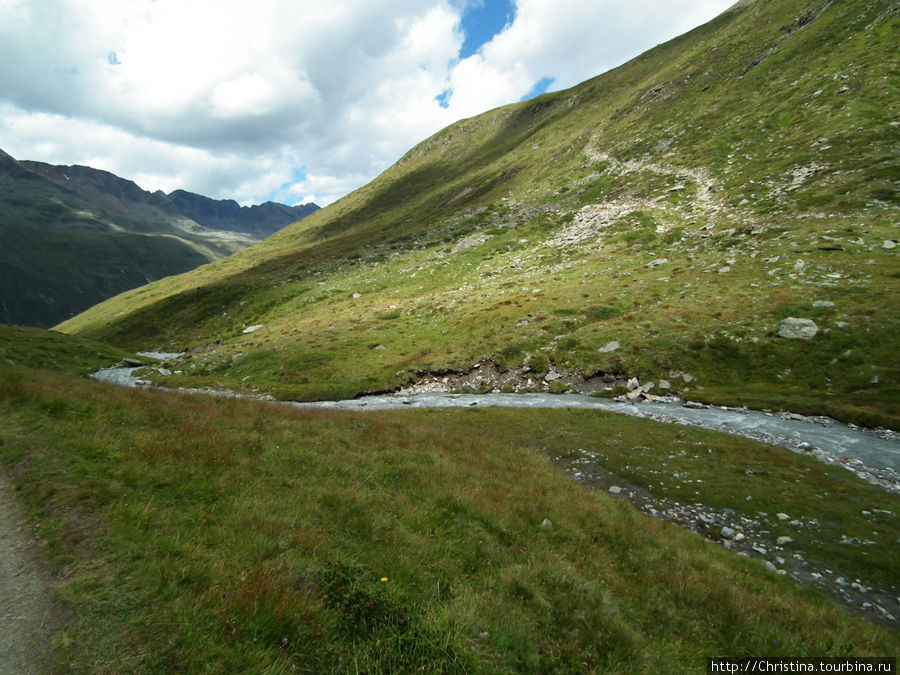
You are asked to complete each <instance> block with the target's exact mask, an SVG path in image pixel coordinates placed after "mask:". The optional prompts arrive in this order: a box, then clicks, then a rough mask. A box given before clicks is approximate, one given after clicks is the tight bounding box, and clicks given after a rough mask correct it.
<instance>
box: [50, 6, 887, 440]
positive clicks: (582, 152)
mask: <svg viewBox="0 0 900 675" xmlns="http://www.w3.org/2000/svg"><path fill="white" fill-rule="evenodd" d="M898 29H900V17H898V15H897V13H896V11H895V8H894V7H893V5H892V3H891V2H888V1H887V0H883V1H878V0H853V1H848V2H841V3H833V2H822V1H818V0H817V1H809V0H768V1H762V0H760V1H757V2H752V3H740V4H739V5H736V6H735V8H733V9H732V10H730V11H728V12H725V13H724V14H723V15H721V16H720V17H719V18H717V19H715V20H714V21H712V22H710V23H709V24H707V25H705V26H702V27H700V28H698V29H696V30H694V31H692V32H690V33H688V34H686V35H684V36H682V37H680V38H677V39H675V40H673V41H671V42H669V43H666V44H664V45H661V46H659V47H657V48H655V49H653V50H651V51H649V52H647V53H645V54H644V55H642V56H640V57H638V58H637V59H635V60H633V61H631V62H629V63H627V64H625V65H623V66H621V67H620V68H617V69H615V70H613V71H611V72H609V73H607V74H605V75H602V76H600V77H598V78H595V79H593V80H590V81H588V82H585V83H583V84H581V85H579V86H577V87H574V88H573V89H570V90H567V91H563V92H558V93H553V94H547V95H544V96H541V97H539V98H536V99H533V100H531V101H527V102H524V103H520V104H516V105H511V106H507V107H504V108H500V109H497V110H494V111H491V112H488V113H485V114H484V115H481V116H479V117H476V118H472V119H469V120H463V121H461V122H458V123H457V124H454V125H452V126H451V127H449V128H447V129H445V130H444V131H442V132H440V133H438V134H436V135H435V136H434V137H432V138H430V139H428V140H426V141H424V142H423V143H422V144H420V145H419V146H417V147H416V148H414V149H413V150H411V151H410V152H409V153H408V154H407V155H406V156H405V157H404V158H402V159H401V160H400V161H399V162H397V164H396V165H394V166H393V167H392V168H391V169H389V170H388V171H386V172H385V173H384V174H382V175H381V176H380V177H379V178H378V179H376V180H375V181H373V182H372V183H371V184H369V185H367V186H365V187H363V188H361V189H360V190H358V191H356V192H354V193H353V194H351V195H349V196H347V197H346V198H344V199H342V200H341V201H339V202H337V203H335V204H333V205H331V206H329V207H328V208H326V209H323V210H322V211H320V212H317V213H316V214H313V215H312V216H310V217H309V218H307V219H305V220H304V221H302V222H301V223H298V224H296V225H294V226H292V227H290V228H287V229H286V230H284V231H282V232H280V233H278V234H277V235H275V236H274V237H272V238H270V239H269V240H267V241H266V242H264V243H263V244H261V245H258V246H255V247H253V248H251V249H249V250H247V251H245V252H242V253H240V254H238V255H236V256H234V257H232V258H230V259H228V260H226V261H221V262H218V263H215V264H213V265H210V266H207V267H204V268H202V269H200V270H197V271H195V272H193V273H190V274H188V275H184V276H182V277H177V278H174V279H166V280H163V281H161V282H157V283H155V284H151V285H149V286H147V287H144V288H141V289H138V290H135V291H132V292H129V293H126V294H123V295H122V296H119V297H117V298H115V299H112V300H110V301H108V302H106V303H104V304H102V305H100V306H98V307H95V308H92V309H91V310H89V311H87V312H85V313H84V314H82V315H80V316H78V317H75V318H74V319H72V320H70V321H67V322H65V323H64V324H61V326H60V329H61V330H63V331H66V332H70V333H76V334H81V335H86V336H92V337H97V338H100V339H103V340H106V341H109V342H111V343H113V344H118V345H121V346H123V347H128V348H132V349H134V348H139V347H140V348H150V347H152V348H160V349H165V350H166V351H173V350H188V349H193V350H194V352H193V356H191V357H190V358H187V359H185V361H184V363H182V364H181V365H180V367H178V368H176V370H178V371H179V373H178V374H176V375H174V376H173V377H172V379H171V382H172V383H177V384H204V385H208V384H213V385H223V386H228V387H233V388H238V387H241V388H244V389H247V390H254V391H267V392H269V393H272V394H274V395H275V396H278V397H284V398H298V399H313V398H331V397H343V396H351V395H353V394H356V393H359V392H365V391H373V390H381V389H390V388H394V387H397V386H400V385H402V384H405V383H408V382H410V381H415V380H416V379H417V378H419V377H420V376H421V374H422V373H425V372H443V371H447V370H455V371H466V370H468V369H469V368H471V367H472V366H473V364H476V363H478V362H482V361H485V360H489V361H492V362H493V363H495V364H496V365H497V367H498V368H499V369H501V370H506V369H516V368H519V369H526V370H528V371H530V373H531V374H533V375H534V378H533V381H534V382H535V386H536V387H542V386H544V384H543V383H542V381H541V378H542V376H543V374H544V373H545V372H546V371H547V370H548V369H549V368H551V366H552V367H554V368H556V369H559V370H565V371H567V372H570V373H576V374H578V375H581V376H587V377H589V376H592V375H597V376H602V375H606V376H608V378H609V377H622V376H631V375H637V376H639V377H640V378H641V379H642V380H643V381H648V380H652V381H655V382H659V380H660V379H662V378H666V379H668V380H670V383H671V384H672V386H673V388H674V389H676V390H680V391H681V392H682V393H685V394H687V395H689V396H691V397H695V398H705V399H707V400H715V401H730V402H733V401H739V402H742V403H751V404H753V405H755V406H759V407H790V408H793V409H796V410H799V411H807V412H811V411H819V412H827V413H830V414H832V415H836V416H838V417H842V418H843V419H848V420H852V421H856V422H859V423H865V424H885V425H892V426H897V425H898V424H900V398H898V376H900V372H898V365H897V360H896V359H895V358H894V352H895V350H896V346H897V338H896V336H897V335H898V330H900V319H898V316H897V313H896V312H895V311H893V308H894V306H895V305H896V300H897V297H898V295H897V278H898V274H897V269H898V265H897V260H896V256H897V255H898V253H897V249H895V248H894V244H895V242H896V241H897V239H898V238H900V232H898V226H897V222H896V213H897V207H898V194H897V189H896V187H897V186H896V179H897V177H898V166H897V157H898V156H900V144H898V134H897V127H896V122H895V121H894V120H896V119H897V117H898V114H897V112H898V111H897V106H898V101H900V96H898V94H900V92H898V81H897V78H896V77H893V76H892V73H896V71H897V68H898V55H897V52H896V49H895V36H896V34H897V31H898ZM788 317H795V318H804V319H811V320H813V321H815V323H816V325H817V327H818V333H817V334H816V336H815V337H814V338H812V339H809V340H803V339H787V338H783V337H779V336H778V335H777V332H778V326H779V323H780V322H781V321H782V320H783V319H786V318H788ZM251 326H261V328H258V329H256V330H255V331H254V332H251V333H245V332H244V330H245V329H246V328H249V327H251ZM613 342H617V343H618V344H619V347H618V348H616V349H613V348H612V347H611V346H610V347H607V345H610V343H613ZM678 373H689V374H690V375H692V376H693V380H692V382H690V383H687V382H685V381H684V379H681V378H679V377H677V374H678Z"/></svg>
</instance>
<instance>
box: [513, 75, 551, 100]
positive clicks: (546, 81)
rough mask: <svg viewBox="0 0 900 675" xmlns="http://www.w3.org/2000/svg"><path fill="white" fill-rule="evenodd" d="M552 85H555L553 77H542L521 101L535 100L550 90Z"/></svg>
mask: <svg viewBox="0 0 900 675" xmlns="http://www.w3.org/2000/svg"><path fill="white" fill-rule="evenodd" d="M551 84H553V78H552V77H542V78H541V79H539V80H538V81H537V82H535V83H534V86H533V87H532V88H531V89H530V90H529V91H528V93H527V94H525V95H524V96H523V97H522V98H520V99H519V100H520V101H527V100H528V99H530V98H534V97H535V96H540V95H541V94H543V93H545V92H546V91H547V90H548V89H549V88H550V85H551Z"/></svg>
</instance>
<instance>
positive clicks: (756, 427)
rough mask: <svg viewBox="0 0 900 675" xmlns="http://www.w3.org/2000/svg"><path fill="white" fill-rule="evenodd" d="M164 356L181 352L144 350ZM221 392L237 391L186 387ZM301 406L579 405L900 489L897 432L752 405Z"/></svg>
mask: <svg viewBox="0 0 900 675" xmlns="http://www.w3.org/2000/svg"><path fill="white" fill-rule="evenodd" d="M144 355H145V356H153V357H156V358H162V357H170V356H174V355H168V354H166V355H160V354H144ZM136 370H138V368H128V367H115V368H105V369H102V370H99V371H97V372H96V373H94V374H93V375H92V377H94V378H95V379H97V380H101V381H103V382H110V383H113V384H118V385H120V386H126V387H136V386H146V384H147V383H146V382H144V381H143V380H141V379H139V378H138V377H136V376H135V375H134V372H135V371H136ZM183 391H197V392H201V393H208V394H216V395H220V396H240V395H239V394H235V393H234V392H227V391H213V390H183ZM283 403H284V404H285V405H292V406H295V407H297V408H317V409H327V410H357V411H367V410H400V409H405V408H465V407H474V406H479V407H492V406H493V407H509V408H576V409H585V410H603V411H607V412H614V413H619V414H625V415H631V416H633V417H640V418H644V419H651V420H655V421H658V422H666V423H671V424H683V425H686V426H694V427H702V428H705V429H712V430H715V431H720V432H723V433H728V434H732V435H735V436H743V437H745V438H751V439H754V440H758V441H761V442H763V443H769V444H771V445H777V446H780V447H783V448H787V449H789V450H792V451H795V452H800V453H806V454H809V455H812V456H814V457H816V458H817V459H819V460H821V461H823V462H826V463H828V464H839V465H843V466H844V467H845V468H847V469H848V470H850V471H852V472H854V473H856V474H857V475H858V476H860V477H861V478H863V479H864V480H867V481H868V482H871V483H874V484H876V485H880V486H881V487H884V488H886V489H888V490H890V491H891V492H900V434H898V433H897V432H895V431H890V430H870V429H861V428H858V427H855V426H852V425H847V424H842V423H840V422H837V421H836V420H833V419H831V418H829V417H805V416H802V415H797V414H794V413H784V412H779V413H773V412H762V411H757V410H748V409H746V408H729V407H723V406H711V405H705V404H700V403H694V402H691V401H688V402H683V401H682V400H681V399H677V398H674V397H672V398H665V399H662V398H661V399H658V400H657V401H653V402H650V401H644V402H641V403H631V402H620V401H614V400H611V399H606V398H596V397H592V396H587V395H585V394H571V393H568V394H447V393H418V394H408V395H403V394H380V395H373V396H363V397H360V398H356V399H350V400H343V401H311V402H295V401H285V402H283Z"/></svg>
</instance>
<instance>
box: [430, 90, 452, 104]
mask: <svg viewBox="0 0 900 675" xmlns="http://www.w3.org/2000/svg"><path fill="white" fill-rule="evenodd" d="M451 96H453V90H452V89H444V91H442V92H441V93H440V94H438V95H437V96H435V97H434V100H435V101H437V102H438V105H439V106H441V107H442V108H449V107H450V97H451Z"/></svg>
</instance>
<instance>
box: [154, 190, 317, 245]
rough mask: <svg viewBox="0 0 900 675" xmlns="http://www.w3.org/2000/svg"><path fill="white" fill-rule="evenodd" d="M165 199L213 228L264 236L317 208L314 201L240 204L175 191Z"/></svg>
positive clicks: (184, 212) (204, 225) (189, 215)
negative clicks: (309, 202) (295, 203)
mask: <svg viewBox="0 0 900 675" xmlns="http://www.w3.org/2000/svg"><path fill="white" fill-rule="evenodd" d="M169 200H170V201H171V202H172V203H173V204H174V205H175V206H176V207H177V208H178V210H179V212H181V214H182V215H184V216H186V217H188V218H190V219H192V220H194V221H196V222H198V223H200V224H201V225H203V227H208V228H210V229H213V230H230V231H234V232H246V233H248V234H253V235H256V236H257V237H259V238H260V239H264V238H266V237H268V236H269V235H271V234H274V233H275V232H277V231H278V230H280V229H281V228H282V227H284V226H285V225H287V224H288V223H293V222H296V221H298V220H302V219H303V218H306V216H308V215H309V214H311V213H314V212H315V211H318V210H319V207H318V206H317V205H316V204H297V205H296V206H287V205H286V204H277V203H275V202H264V203H262V204H254V205H253V206H240V205H239V204H238V203H237V202H236V201H234V200H233V199H219V200H216V199H210V198H209V197H204V196H203V195H198V194H194V193H193V192H186V191H185V190H175V191H174V192H170V193H169Z"/></svg>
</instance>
